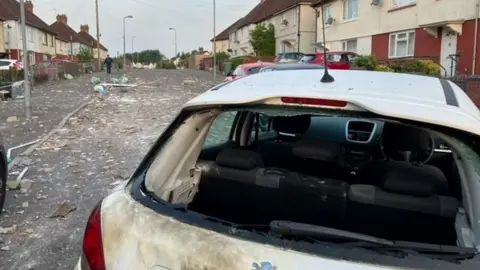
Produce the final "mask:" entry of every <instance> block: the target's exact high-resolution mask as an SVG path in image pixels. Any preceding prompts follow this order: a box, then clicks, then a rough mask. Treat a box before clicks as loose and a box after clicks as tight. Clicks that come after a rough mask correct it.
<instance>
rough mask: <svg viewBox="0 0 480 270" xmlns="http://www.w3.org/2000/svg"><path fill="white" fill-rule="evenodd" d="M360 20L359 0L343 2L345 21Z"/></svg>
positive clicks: (345, 0)
mask: <svg viewBox="0 0 480 270" xmlns="http://www.w3.org/2000/svg"><path fill="white" fill-rule="evenodd" d="M357 18H358V0H344V1H343V19H344V20H346V21H348V20H354V19H357Z"/></svg>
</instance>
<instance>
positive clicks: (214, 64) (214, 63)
mask: <svg viewBox="0 0 480 270" xmlns="http://www.w3.org/2000/svg"><path fill="white" fill-rule="evenodd" d="M215 9H216V8H215V0H213V50H212V52H213V81H214V82H216V81H217V44H216V43H217V42H216V41H217V40H216V38H215V36H216V35H217V34H216V33H215V32H216V30H215V24H216V18H215V17H216V14H215Z"/></svg>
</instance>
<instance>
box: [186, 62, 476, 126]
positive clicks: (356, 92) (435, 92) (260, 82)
mask: <svg viewBox="0 0 480 270" xmlns="http://www.w3.org/2000/svg"><path fill="white" fill-rule="evenodd" d="M329 73H330V74H331V75H332V76H333V77H334V78H335V81H334V82H332V83H321V82H320V79H321V77H322V75H323V74H324V71H323V70H317V69H310V70H287V71H284V72H261V73H257V74H253V75H251V76H246V77H243V78H241V79H238V80H234V81H231V82H229V83H225V84H222V85H221V86H216V87H213V88H212V89H210V90H208V91H206V92H205V93H203V94H201V95H199V96H197V97H195V98H193V99H192V100H190V101H189V102H187V103H186V104H185V105H184V108H191V107H196V106H214V105H235V104H238V105H240V104H246V103H255V102H260V103H263V102H264V101H265V100H266V99H275V98H279V97H292V96H294V97H299V98H322V99H334V100H343V101H346V102H348V103H349V104H352V105H353V106H356V107H357V108H358V107H360V108H363V109H365V110H367V111H370V112H373V113H376V114H379V115H383V116H387V117H395V118H400V119H407V120H414V121H420V122H425V123H431V124H437V125H442V126H445V127H452V128H456V129H459V130H463V131H467V132H470V133H474V134H477V135H480V111H479V110H478V108H477V107H476V105H475V104H474V103H473V102H472V101H471V100H470V98H469V97H468V96H467V94H466V93H465V92H464V91H463V90H462V89H461V88H460V87H458V86H457V85H456V84H454V83H452V82H450V81H447V80H442V79H439V78H435V77H427V76H420V75H412V74H402V73H393V72H376V71H361V70H330V71H329Z"/></svg>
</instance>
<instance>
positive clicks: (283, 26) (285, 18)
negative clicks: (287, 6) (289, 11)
mask: <svg viewBox="0 0 480 270" xmlns="http://www.w3.org/2000/svg"><path fill="white" fill-rule="evenodd" d="M281 25H282V28H285V27H286V26H287V15H286V14H285V13H284V14H283V15H282V23H281Z"/></svg>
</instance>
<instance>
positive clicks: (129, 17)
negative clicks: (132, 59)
mask: <svg viewBox="0 0 480 270" xmlns="http://www.w3.org/2000/svg"><path fill="white" fill-rule="evenodd" d="M131 18H133V16H132V15H128V16H125V17H123V72H127V58H126V54H125V53H126V52H125V20H126V19H131Z"/></svg>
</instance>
